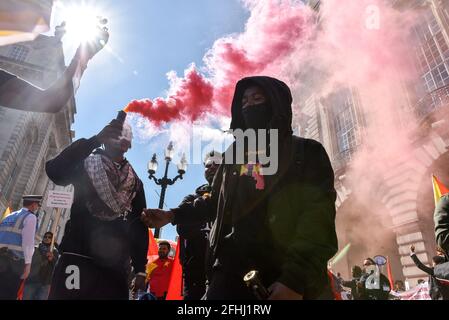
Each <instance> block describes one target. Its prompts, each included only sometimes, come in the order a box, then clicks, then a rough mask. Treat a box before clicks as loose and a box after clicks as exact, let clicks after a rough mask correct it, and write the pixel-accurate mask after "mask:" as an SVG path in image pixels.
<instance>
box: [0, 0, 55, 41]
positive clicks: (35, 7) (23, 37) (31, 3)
mask: <svg viewBox="0 0 449 320" xmlns="http://www.w3.org/2000/svg"><path fill="white" fill-rule="evenodd" d="M52 7H53V0H1V1H0V46H1V45H7V44H12V43H16V42H22V41H31V40H34V39H35V38H36V37H37V36H38V35H39V34H40V33H44V32H47V31H49V30H50V18H51V11H52Z"/></svg>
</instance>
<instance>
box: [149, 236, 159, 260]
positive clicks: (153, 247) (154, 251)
mask: <svg viewBox="0 0 449 320" xmlns="http://www.w3.org/2000/svg"><path fill="white" fill-rule="evenodd" d="M158 251H159V250H158V246H157V241H156V239H155V238H154V236H153V232H152V231H151V229H150V228H148V253H147V259H148V263H151V262H153V261H154V260H156V259H157V258H158V257H159V255H158Z"/></svg>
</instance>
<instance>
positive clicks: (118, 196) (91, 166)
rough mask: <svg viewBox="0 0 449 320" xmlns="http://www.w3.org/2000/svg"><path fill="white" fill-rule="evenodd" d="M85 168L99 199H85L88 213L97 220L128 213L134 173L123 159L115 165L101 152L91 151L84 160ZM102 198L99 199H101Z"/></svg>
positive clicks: (135, 184) (132, 194)
mask: <svg viewBox="0 0 449 320" xmlns="http://www.w3.org/2000/svg"><path fill="white" fill-rule="evenodd" d="M84 169H85V170H86V172H87V175H88V176H89V179H90V181H91V183H92V185H93V186H94V188H95V190H96V192H97V194H98V198H99V199H98V198H96V197H94V198H92V199H90V200H88V201H87V204H86V205H87V209H88V210H89V212H90V213H91V214H92V215H93V216H95V217H97V218H98V219H100V220H105V221H112V220H115V219H117V218H119V217H124V218H125V219H126V215H127V214H128V213H129V212H131V210H132V206H131V203H132V201H133V199H134V197H135V196H136V186H137V181H138V178H137V175H136V173H135V172H134V170H133V168H132V167H131V165H130V164H129V163H128V162H126V163H125V164H124V165H122V166H116V164H115V163H114V162H113V161H112V160H111V159H109V158H108V157H106V156H105V155H102V154H93V155H90V156H89V157H87V158H86V159H85V160H84ZM100 200H101V201H100Z"/></svg>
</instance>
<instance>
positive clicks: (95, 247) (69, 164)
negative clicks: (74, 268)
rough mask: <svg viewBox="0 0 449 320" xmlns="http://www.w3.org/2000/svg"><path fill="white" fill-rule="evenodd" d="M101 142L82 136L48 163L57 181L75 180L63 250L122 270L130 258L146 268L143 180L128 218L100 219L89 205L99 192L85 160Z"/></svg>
mask: <svg viewBox="0 0 449 320" xmlns="http://www.w3.org/2000/svg"><path fill="white" fill-rule="evenodd" d="M99 146H100V143H99V142H98V140H97V139H96V137H95V136H94V137H92V138H90V139H80V140H77V141H75V142H73V143H72V144H71V145H70V146H68V147H67V148H66V149H64V150H63V151H62V152H61V153H60V154H59V155H58V156H57V157H56V158H54V159H52V160H50V161H48V162H47V163H46V167H45V168H46V171H47V175H48V177H49V178H50V179H51V180H52V181H53V182H54V183H55V184H57V185H62V186H67V185H69V184H73V186H74V189H75V195H74V201H73V205H72V208H71V214H70V220H69V222H68V227H67V228H66V230H65V234H64V238H63V239H62V243H61V251H63V252H72V253H77V254H81V255H86V256H89V257H92V258H93V259H94V261H95V263H96V264H99V265H101V266H104V267H109V268H112V269H116V270H117V271H120V272H122V271H124V270H128V264H129V259H130V258H131V260H132V264H133V267H134V271H135V272H136V273H138V272H145V265H146V263H147V250H148V229H147V227H146V226H145V225H144V224H143V223H142V222H141V220H140V215H141V213H142V209H143V208H145V207H146V201H145V194H144V190H143V184H142V182H141V181H140V180H138V184H137V189H136V196H135V198H134V200H133V202H132V208H133V209H132V212H131V213H130V214H128V216H127V217H126V219H123V218H118V219H116V220H113V221H109V222H108V221H101V220H99V219H97V218H96V217H93V216H92V215H91V214H90V213H89V211H88V209H87V207H86V200H87V199H89V198H91V197H98V196H97V193H96V191H95V189H94V187H93V185H92V183H91V182H90V179H89V177H88V176H87V173H86V171H85V169H84V166H83V162H84V159H86V158H87V157H88V156H89V155H90V154H91V153H92V151H93V150H94V149H95V148H97V147H99ZM125 272H126V271H125Z"/></svg>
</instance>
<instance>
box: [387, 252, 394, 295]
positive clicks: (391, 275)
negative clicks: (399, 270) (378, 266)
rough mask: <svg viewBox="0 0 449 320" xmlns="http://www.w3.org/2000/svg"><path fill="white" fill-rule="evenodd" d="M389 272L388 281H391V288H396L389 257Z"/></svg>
mask: <svg viewBox="0 0 449 320" xmlns="http://www.w3.org/2000/svg"><path fill="white" fill-rule="evenodd" d="M387 273H388V281H390V289H391V290H393V289H394V281H393V273H392V272H391V265H390V259H389V258H388V257H387Z"/></svg>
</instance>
